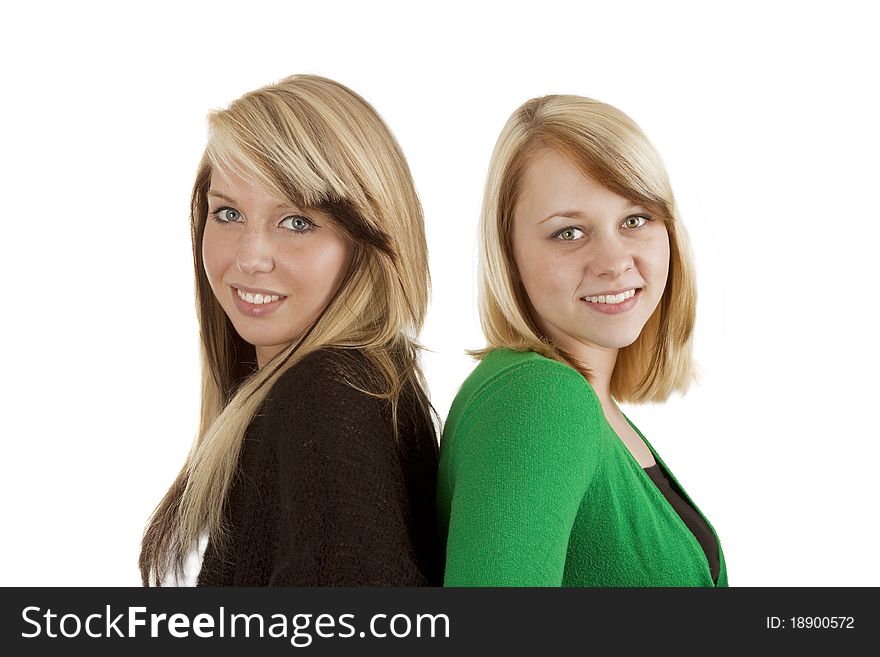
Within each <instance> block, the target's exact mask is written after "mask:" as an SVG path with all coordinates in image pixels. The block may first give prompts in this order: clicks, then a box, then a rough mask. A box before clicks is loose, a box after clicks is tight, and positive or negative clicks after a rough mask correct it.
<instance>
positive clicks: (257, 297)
mask: <svg viewBox="0 0 880 657" xmlns="http://www.w3.org/2000/svg"><path fill="white" fill-rule="evenodd" d="M235 291H236V292H238V297H239V298H240V299H243V300H245V301H247V302H248V303H252V304H254V305H255V306H257V305H261V304H264V303H272V302H273V301H278V299H280V298H281V297H280V296H279V295H277V294H251V293H250V292H243V291H242V290H239V289H238V288H235Z"/></svg>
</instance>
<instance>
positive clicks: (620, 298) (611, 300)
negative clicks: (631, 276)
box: [581, 287, 641, 306]
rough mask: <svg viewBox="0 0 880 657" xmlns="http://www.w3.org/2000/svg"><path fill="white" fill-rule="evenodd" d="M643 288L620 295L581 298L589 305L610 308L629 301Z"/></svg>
mask: <svg viewBox="0 0 880 657" xmlns="http://www.w3.org/2000/svg"><path fill="white" fill-rule="evenodd" d="M640 289H641V288H638V287H634V288H632V289H631V290H627V291H626V292H621V293H620V294H609V295H604V294H603V295H600V296H597V297H581V301H587V302H589V303H601V304H606V305H609V306H616V305H618V304H621V303H623V302H624V301H626V300H627V299H632V298H633V297H634V296H635V295H636V292H638V291H639V290H640Z"/></svg>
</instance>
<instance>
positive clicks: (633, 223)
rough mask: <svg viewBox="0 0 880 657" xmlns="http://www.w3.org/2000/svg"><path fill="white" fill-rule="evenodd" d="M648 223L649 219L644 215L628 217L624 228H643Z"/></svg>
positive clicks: (624, 221) (624, 222)
mask: <svg viewBox="0 0 880 657" xmlns="http://www.w3.org/2000/svg"><path fill="white" fill-rule="evenodd" d="M646 223H648V217H646V216H644V215H642V214H634V215H633V216H631V217H627V218H626V219H624V220H623V227H624V228H641V227H642V226H644V225H645V224H646Z"/></svg>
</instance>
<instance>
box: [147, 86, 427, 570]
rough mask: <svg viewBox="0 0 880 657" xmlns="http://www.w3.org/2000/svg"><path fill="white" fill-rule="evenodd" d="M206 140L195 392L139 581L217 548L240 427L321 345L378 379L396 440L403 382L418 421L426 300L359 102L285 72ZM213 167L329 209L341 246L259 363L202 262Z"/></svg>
mask: <svg viewBox="0 0 880 657" xmlns="http://www.w3.org/2000/svg"><path fill="white" fill-rule="evenodd" d="M208 125H209V138H208V144H207V147H206V149H205V152H204V155H203V157H202V160H201V163H200V164H199V167H198V171H197V174H196V180H195V184H194V186H193V192H192V200H191V229H192V231H191V232H192V246H193V265H194V268H195V281H196V307H197V313H198V320H199V326H200V334H201V355H202V359H201V360H202V398H201V418H200V424H199V429H198V434H197V438H196V441H195V442H194V444H193V447H192V449H191V450H190V453H189V455H188V457H187V459H186V462H185V463H184V465H183V468H182V469H181V471H180V474H179V475H178V476H177V479H176V480H175V482H174V483H173V484H172V485H171V488H170V489H169V490H168V492H167V493H166V495H165V497H164V499H163V500H162V501H161V502H160V504H159V506H158V507H157V508H156V510H155V512H154V513H153V515H152V517H151V519H150V522H149V524H148V526H147V529H146V531H145V534H144V539H143V543H142V548H141V555H140V570H141V578H142V580H143V582H144V584H145V585H147V584H149V583H150V582H151V581H152V582H154V583H156V584H161V582H162V581H163V579H164V578H165V577H166V575H168V574H170V573H172V572H173V573H174V574H178V575H179V574H180V573H181V572H182V568H183V563H184V560H185V558H186V555H187V553H188V551H189V550H190V549H192V548H193V546H195V545H196V543H197V541H198V538H199V536H200V535H201V534H202V532H205V531H207V532H208V534H209V535H210V536H211V538H212V540H216V541H218V542H222V541H223V539H224V536H225V532H226V528H225V527H224V524H223V518H222V509H223V504H224V501H225V499H226V496H227V494H228V491H229V488H230V483H231V481H232V478H233V475H234V473H235V468H236V465H237V462H238V458H239V454H240V450H241V445H242V442H243V439H244V435H245V431H246V430H247V428H248V425H249V424H250V422H251V420H252V419H253V417H254V415H255V413H256V411H257V410H258V409H259V407H260V405H261V404H262V402H263V401H264V399H265V397H266V395H267V393H268V391H269V390H270V388H271V387H272V384H273V383H274V382H275V381H276V380H277V379H278V378H279V377H280V376H281V375H282V374H283V373H284V372H285V371H286V370H288V369H290V368H291V367H292V366H293V365H295V364H296V363H297V362H299V361H300V360H302V359H303V358H304V357H305V356H307V355H308V354H309V353H311V352H314V351H316V350H317V349H320V348H323V347H337V348H343V349H346V348H348V349H354V348H356V349H360V350H362V351H363V352H364V353H365V354H366V355H367V357H368V358H369V359H370V361H371V362H372V363H373V364H374V365H375V366H376V369H377V371H378V372H379V373H380V374H381V378H382V379H384V381H383V382H382V383H383V385H380V386H379V388H380V389H379V390H375V391H367V392H371V394H375V395H376V396H380V397H383V398H386V399H388V400H389V401H390V402H391V405H392V417H393V418H394V420H395V421H394V424H395V432H396V417H397V402H398V398H399V396H400V395H401V392H402V391H403V390H404V389H405V388H406V387H407V386H412V387H413V388H414V390H415V393H416V397H417V399H418V401H419V404H420V410H421V412H423V413H424V414H425V416H426V419H427V420H428V421H430V416H429V409H430V404H429V402H428V400H427V396H426V395H425V393H424V378H423V376H422V374H421V370H420V368H419V364H418V349H419V347H418V344H417V343H416V341H415V340H416V336H417V335H418V332H419V330H420V329H421V326H422V323H423V321H424V317H425V312H426V309H427V303H428V291H429V274H428V256H427V245H426V242H425V235H424V221H423V216H422V209H421V204H420V202H419V199H418V196H417V195H416V191H415V187H414V185H413V182H412V177H411V175H410V171H409V167H408V166H407V163H406V160H405V159H404V156H403V153H402V152H401V150H400V147H399V146H398V144H397V142H396V140H395V139H394V137H393V136H392V134H391V133H390V131H389V130H388V128H387V126H386V125H385V124H384V122H383V121H382V119H381V118H380V117H379V115H378V114H377V113H376V111H375V110H374V109H373V108H372V107H371V106H370V105H369V104H368V103H367V102H366V101H365V100H364V99H363V98H361V97H360V96H359V95H357V94H356V93H354V92H353V91H351V90H350V89H348V88H346V87H345V86H343V85H341V84H339V83H337V82H334V81H332V80H328V79H326V78H322V77H318V76H312V75H295V76H291V77H288V78H285V79H284V80H282V81H280V82H278V83H277V84H273V85H268V86H265V87H262V88H260V89H257V90H255V91H252V92H249V93H247V94H245V95H244V96H242V97H241V98H239V99H237V100H235V101H233V102H232V103H231V104H230V105H229V107H228V108H227V109H222V110H215V111H212V112H211V113H210V114H209V115H208ZM214 171H232V172H235V173H237V174H238V175H240V176H242V177H245V178H247V179H249V180H251V181H252V182H254V183H255V184H258V185H260V186H262V187H263V188H264V189H266V190H267V191H268V192H270V193H272V194H274V195H275V196H277V197H278V198H280V199H285V200H286V201H288V202H290V203H292V204H294V205H297V206H300V207H304V208H317V209H321V210H323V211H325V212H327V213H329V214H330V215H331V216H332V217H333V219H334V220H335V222H336V223H337V224H338V226H339V227H340V228H341V230H342V232H343V233H344V234H345V235H346V236H347V238H348V239H349V240H350V241H351V243H352V245H353V249H352V253H353V255H352V258H351V264H350V266H349V268H348V271H347V273H346V275H345V276H344V278H343V281H342V283H341V284H340V286H339V288H338V290H337V292H336V294H335V295H334V297H333V298H332V300H331V301H330V302H329V303H328V305H327V306H326V308H325V309H324V310H323V312H322V313H321V314H320V316H319V317H318V318H317V319H316V320H315V322H314V323H313V324H312V325H311V326H310V327H309V328H308V329H307V330H306V332H305V333H304V334H303V335H302V336H301V337H300V338H299V339H298V341H296V342H294V343H293V344H292V345H290V346H289V347H288V348H286V349H284V350H282V351H281V352H280V353H279V354H277V355H276V356H275V357H274V358H273V359H272V360H270V361H269V362H268V363H266V365H265V366H263V367H262V368H260V369H256V366H255V363H256V355H255V349H254V347H253V346H252V345H250V344H248V343H246V342H245V341H244V340H243V339H242V338H241V337H240V336H239V335H238V334H237V333H236V331H235V329H234V327H233V325H232V323H231V321H230V320H229V318H228V317H227V316H226V314H225V313H224V312H223V309H222V307H221V306H220V304H219V302H218V301H217V299H216V298H215V297H214V295H213V293H212V291H211V288H210V285H209V284H208V280H207V277H206V275H205V271H204V268H203V266H202V236H203V234H204V230H205V223H206V219H207V214H208V203H207V192H208V188H209V186H210V182H211V174H212V172H214Z"/></svg>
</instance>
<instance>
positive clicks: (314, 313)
mask: <svg viewBox="0 0 880 657" xmlns="http://www.w3.org/2000/svg"><path fill="white" fill-rule="evenodd" d="M191 223H192V244H193V261H194V266H195V282H196V299H197V310H198V319H199V326H200V335H201V347H202V400H201V423H200V426H199V430H198V436H197V440H196V441H195V443H194V445H193V447H192V449H191V451H190V454H189V456H188V457H187V459H186V462H185V463H184V465H183V468H182V469H181V471H180V474H179V476H178V477H177V479H176V480H175V482H174V483H173V484H172V486H171V488H170V489H169V491H168V492H167V494H166V495H165V497H164V499H163V500H162V501H161V503H160V504H159V506H158V508H157V509H156V511H155V512H154V514H153V516H152V518H151V520H150V522H149V525H148V527H147V530H146V532H145V535H144V539H143V544H142V551H141V556H140V569H141V575H142V578H143V581H144V584H150V583H152V584H168V583H180V582H186V581H190V582H191V581H194V580H195V576H196V574H197V582H198V584H200V585H342V586H358V585H395V586H398V585H425V584H435V583H436V582H437V580H438V578H439V576H440V564H439V557H438V553H437V550H436V538H435V528H434V525H433V513H434V512H433V509H434V490H435V482H436V466H437V443H436V434H435V430H434V424H433V420H432V415H431V412H432V409H431V407H430V404H429V402H428V399H427V396H426V393H425V389H424V382H423V377H422V375H421V371H420V367H419V361H418V345H417V343H416V341H415V340H416V336H417V334H418V332H419V330H420V328H421V325H422V322H423V319H424V316H425V311H426V305H427V301H428V287H429V279H428V265H427V262H428V261H427V250H426V244H425V236H424V226H423V218H422V211H421V206H420V203H419V200H418V197H417V195H416V191H415V189H414V186H413V182H412V179H411V176H410V172H409V168H408V166H407V164H406V161H405V159H404V157H403V154H402V153H401V150H400V148H399V146H398V144H397V142H396V141H395V139H394V137H393V136H392V135H391V133H390V132H389V130H388V128H387V127H386V126H385V124H384V123H383V121H382V119H381V118H380V117H379V116H378V114H377V113H376V112H375V110H374V109H373V108H372V107H371V106H370V105H369V104H368V103H367V102H366V101H364V100H363V99H362V98H361V97H360V96H358V95H357V94H356V93H354V92H353V91H351V90H350V89H348V88H346V87H344V86H343V85H341V84H339V83H337V82H334V81H331V80H328V79H325V78H321V77H317V76H310V75H296V76H292V77H289V78H286V79H284V80H282V81H281V82H279V83H277V84H273V85H269V86H266V87H263V88H260V89H257V90H255V91H252V92H249V93H247V94H245V95H243V96H242V97H241V98H239V99H238V100H235V101H234V102H233V103H231V104H230V106H229V107H228V108H227V109H222V110H218V111H214V112H212V113H211V114H210V115H209V139H208V144H207V147H206V149H205V152H204V156H203V157H202V161H201V164H200V165H199V168H198V172H197V174H196V180H195V185H194V188H193V193H192V208H191ZM200 548H201V549H204V552H203V557H202V558H200V552H201V549H200Z"/></svg>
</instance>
